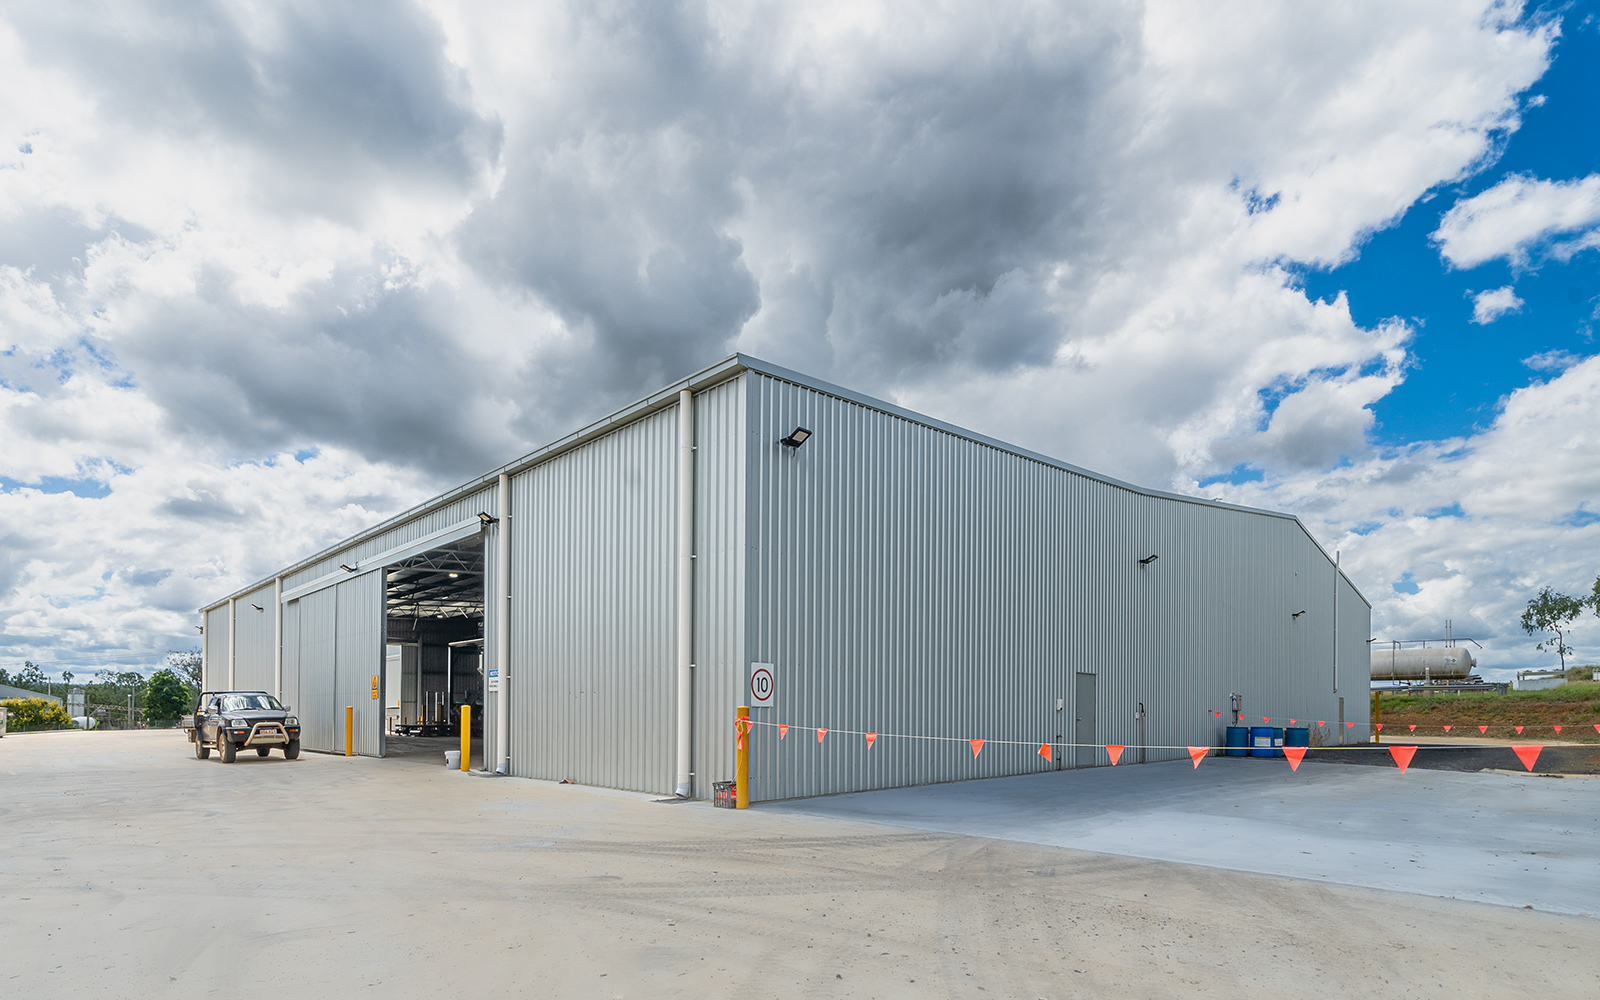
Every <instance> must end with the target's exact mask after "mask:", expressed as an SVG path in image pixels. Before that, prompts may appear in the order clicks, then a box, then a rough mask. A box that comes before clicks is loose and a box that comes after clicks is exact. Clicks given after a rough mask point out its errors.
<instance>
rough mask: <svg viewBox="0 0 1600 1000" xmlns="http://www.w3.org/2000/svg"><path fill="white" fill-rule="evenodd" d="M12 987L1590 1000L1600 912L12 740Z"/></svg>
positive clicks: (8, 948) (179, 753) (698, 809)
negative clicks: (1553, 999) (1537, 998)
mask: <svg viewBox="0 0 1600 1000" xmlns="http://www.w3.org/2000/svg"><path fill="white" fill-rule="evenodd" d="M0 787H3V788H4V791H5V794H4V796H3V797H0V830H3V831H4V835H5V836H4V842H5V847H6V849H5V851H4V854H3V860H0V941H4V942H5V948H4V952H3V957H0V984H3V989H0V995H5V996H17V997H57V996H73V995H92V996H97V997H106V996H112V997H116V996H126V997H133V996H139V997H167V996H171V997H205V996H227V997H253V996H267V995H271V996H274V997H282V996H285V995H290V996H296V995H311V996H359V995H365V994H369V993H370V994H373V995H377V994H391V995H393V994H397V993H402V992H403V993H408V994H420V995H429V994H432V995H440V996H466V995H473V996H533V997H545V996H551V997H677V996H691V997H697V998H704V997H734V996H738V997H883V998H891V997H925V996H938V997H946V996H948V997H957V996H959V997H977V996H992V997H1022V998H1035V997H1049V998H1055V997H1096V998H1099V997H1174V996H1185V997H1189V996H1196V997H1212V996H1215V997H1222V996H1230V997H1231V996H1237V995H1239V993H1240V991H1242V990H1250V991H1252V992H1253V993H1257V994H1260V995H1270V994H1287V995H1337V996H1344V997H1368V996H1370V997H1379V996H1382V997H1439V996H1445V995H1450V994H1457V995H1462V996H1472V997H1493V996H1519V997H1520V996H1527V995H1546V994H1548V995H1552V996H1569V997H1577V996H1587V995H1591V994H1592V993H1593V992H1594V989H1595V984H1596V975H1597V969H1600V960H1597V959H1596V955H1600V920H1595V919H1593V918H1585V917H1576V916H1560V915H1555V914H1549V913H1542V912H1538V911H1533V910H1520V909H1513V908H1510V907H1503V906H1488V905H1483V904H1477V903H1465V902H1455V901H1450V900H1442V899H1433V898H1428V897H1424V896H1415V895H1409V894H1403V893H1394V892H1385V891H1381V890H1374V889H1361V888H1352V887H1346V886H1342V885H1332V884H1326V883H1316V882H1310V881H1298V880H1294V879H1284V878H1273V877H1267V876H1260V875H1248V874H1242V873H1239V872H1233V871H1226V870H1222V869H1217V868H1210V867H1201V866H1193V865H1182V864H1175V863H1167V862H1158V861H1146V860H1140V859H1135V858H1127V857H1120V856H1115V855H1110V854H1097V853H1090V852H1086V851H1074V850H1067V849H1061V848H1050V847H1036V846H1031V845H1028V844H1021V843H1012V842H1005V841H999V840H990V839H984V838H979V837H965V836H957V835H951V834H942V833H928V832H917V831H911V830H905V829H899V828H895V827H888V826H882V825H878V824H875V823H864V822H853V821H847V820H840V819H834V818H827V817H817V816H806V815H798V814H796V813H794V812H793V811H783V810H777V809H760V808H756V809H751V810H747V811H742V812H730V811H727V810H715V809H711V808H709V807H708V806H706V805H704V804H699V803H694V804H675V803H658V802H656V801H653V800H652V797H650V796H646V795H637V794H632V793H625V792H617V791H608V790H603V789H594V788H585V787H579V786H571V785H567V786H563V785H555V784H550V783H547V782H535V781H525V780H520V779H509V778H488V777H477V776H469V775H464V774H461V773H460V772H449V771H446V770H445V769H444V768H443V767H442V766H441V767H438V768H431V767H423V766H419V765H418V764H417V763H415V762H407V763H401V762H394V761H381V760H374V759H367V758H354V759H344V758H340V757H324V756H318V755H307V756H305V757H302V758H301V759H300V760H299V761H295V762H288V761H284V760H283V759H282V758H281V757H280V756H276V755H275V756H273V757H270V758H265V759H262V758H256V757H254V756H246V757H241V758H240V760H239V762H238V763H236V764H233V765H223V764H221V763H219V762H218V761H217V759H216V758H215V757H214V756H213V758H212V759H211V760H209V761H205V762H201V761H197V760H195V759H193V757H192V756H190V755H189V754H188V752H187V749H186V745H185V744H184V743H183V742H182V740H181V737H180V736H178V735H177V734H175V733H172V732H139V733H59V734H39V735H31V736H14V737H7V738H5V739H3V740H0Z"/></svg>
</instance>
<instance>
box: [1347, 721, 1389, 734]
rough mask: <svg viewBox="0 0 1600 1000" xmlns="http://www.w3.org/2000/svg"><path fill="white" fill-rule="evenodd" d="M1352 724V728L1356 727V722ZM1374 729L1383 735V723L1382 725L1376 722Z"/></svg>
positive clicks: (1373, 725)
mask: <svg viewBox="0 0 1600 1000" xmlns="http://www.w3.org/2000/svg"><path fill="white" fill-rule="evenodd" d="M1350 724H1351V725H1352V726H1353V725H1355V723H1354V722H1352V723H1350ZM1372 728H1373V729H1376V730H1377V731H1378V732H1380V733H1381V732H1383V723H1381V722H1375V723H1373V724H1372Z"/></svg>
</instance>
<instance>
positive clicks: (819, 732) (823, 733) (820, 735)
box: [817, 729, 828, 743]
mask: <svg viewBox="0 0 1600 1000" xmlns="http://www.w3.org/2000/svg"><path fill="white" fill-rule="evenodd" d="M826 735H828V731H827V730H826V729H818V730H817V742H818V743H821V742H822V738H823V737H824V736H826Z"/></svg>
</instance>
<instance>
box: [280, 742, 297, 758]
mask: <svg viewBox="0 0 1600 1000" xmlns="http://www.w3.org/2000/svg"><path fill="white" fill-rule="evenodd" d="M298 756H300V741H299V740H290V741H289V742H288V743H287V744H285V745H284V748H283V759H284V760H294V759H295V758H296V757H298Z"/></svg>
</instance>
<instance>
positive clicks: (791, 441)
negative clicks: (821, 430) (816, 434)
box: [778, 427, 811, 448]
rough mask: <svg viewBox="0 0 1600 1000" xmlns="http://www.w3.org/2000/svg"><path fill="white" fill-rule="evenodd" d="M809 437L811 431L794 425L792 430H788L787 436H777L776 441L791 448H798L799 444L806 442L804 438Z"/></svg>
mask: <svg viewBox="0 0 1600 1000" xmlns="http://www.w3.org/2000/svg"><path fill="white" fill-rule="evenodd" d="M810 437H811V432H810V431H808V430H806V429H805V428H804V427H796V428H795V429H794V430H792V431H790V432H789V436H788V437H786V438H779V439H778V443H779V444H783V445H788V446H789V447H791V448H798V447H800V446H801V445H803V444H805V443H806V439H808V438H810Z"/></svg>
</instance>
